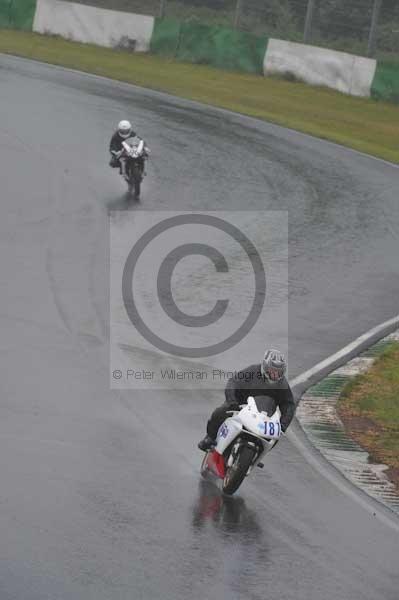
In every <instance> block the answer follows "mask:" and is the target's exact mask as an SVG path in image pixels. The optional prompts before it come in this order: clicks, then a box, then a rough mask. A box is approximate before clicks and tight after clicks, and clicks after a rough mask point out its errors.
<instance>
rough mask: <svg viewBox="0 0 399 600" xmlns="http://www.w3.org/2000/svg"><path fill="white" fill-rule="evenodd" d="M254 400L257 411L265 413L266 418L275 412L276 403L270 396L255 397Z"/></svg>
mask: <svg viewBox="0 0 399 600" xmlns="http://www.w3.org/2000/svg"><path fill="white" fill-rule="evenodd" d="M254 400H255V404H256V408H257V409H258V411H259V412H264V413H266V414H267V416H268V417H271V416H272V415H274V413H275V412H276V409H277V402H276V401H275V400H274V399H273V398H271V397H270V396H256V398H254Z"/></svg>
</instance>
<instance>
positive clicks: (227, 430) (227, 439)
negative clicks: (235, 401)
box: [215, 417, 242, 454]
mask: <svg viewBox="0 0 399 600" xmlns="http://www.w3.org/2000/svg"><path fill="white" fill-rule="evenodd" d="M241 431H242V425H241V423H239V422H238V421H237V419H235V418H234V417H229V418H227V419H226V420H225V421H224V422H223V423H222V424H221V426H220V427H219V431H218V432H217V436H216V447H215V450H216V452H218V453H219V454H223V452H224V451H225V450H226V448H228V446H229V445H230V444H231V443H232V442H233V441H234V440H235V439H236V437H237V436H238V435H239V434H240V433H241Z"/></svg>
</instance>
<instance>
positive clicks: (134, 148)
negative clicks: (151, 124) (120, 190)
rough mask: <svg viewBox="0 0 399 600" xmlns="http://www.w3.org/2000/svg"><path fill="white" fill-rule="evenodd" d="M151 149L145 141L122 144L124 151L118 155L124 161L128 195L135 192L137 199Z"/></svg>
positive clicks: (123, 172) (124, 175)
mask: <svg viewBox="0 0 399 600" xmlns="http://www.w3.org/2000/svg"><path fill="white" fill-rule="evenodd" d="M150 152H151V151H150V149H149V148H148V146H146V144H145V142H144V140H140V141H139V143H138V144H135V143H129V142H128V141H125V142H122V150H121V151H120V152H119V153H118V154H116V156H117V158H119V160H121V161H124V169H123V170H122V174H123V177H124V179H125V181H126V182H127V186H128V193H129V194H131V193H132V191H134V195H135V197H136V198H138V197H139V196H140V191H141V182H142V181H143V176H144V175H145V170H144V167H145V161H146V160H147V159H148V157H149V154H150Z"/></svg>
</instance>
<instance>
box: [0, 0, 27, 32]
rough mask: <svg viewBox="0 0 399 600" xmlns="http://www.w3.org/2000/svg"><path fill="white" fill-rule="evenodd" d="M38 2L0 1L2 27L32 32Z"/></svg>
mask: <svg viewBox="0 0 399 600" xmlns="http://www.w3.org/2000/svg"><path fill="white" fill-rule="evenodd" d="M35 11H36V0H0V27H6V28H10V29H25V30H28V31H31V30H32V27H33V19H34V17H35Z"/></svg>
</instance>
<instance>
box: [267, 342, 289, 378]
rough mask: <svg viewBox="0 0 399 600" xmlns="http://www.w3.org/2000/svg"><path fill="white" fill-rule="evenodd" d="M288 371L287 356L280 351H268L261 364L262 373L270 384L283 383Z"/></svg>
mask: <svg viewBox="0 0 399 600" xmlns="http://www.w3.org/2000/svg"><path fill="white" fill-rule="evenodd" d="M286 369H287V363H286V360H285V356H284V354H283V353H282V352H280V351H279V350H273V349H272V350H268V351H267V352H266V353H265V356H264V357H263V360H262V363H261V371H262V375H263V377H265V378H266V379H267V380H268V381H269V382H270V383H272V382H273V383H275V382H277V381H281V380H282V378H283V377H284V374H285V371H286Z"/></svg>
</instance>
